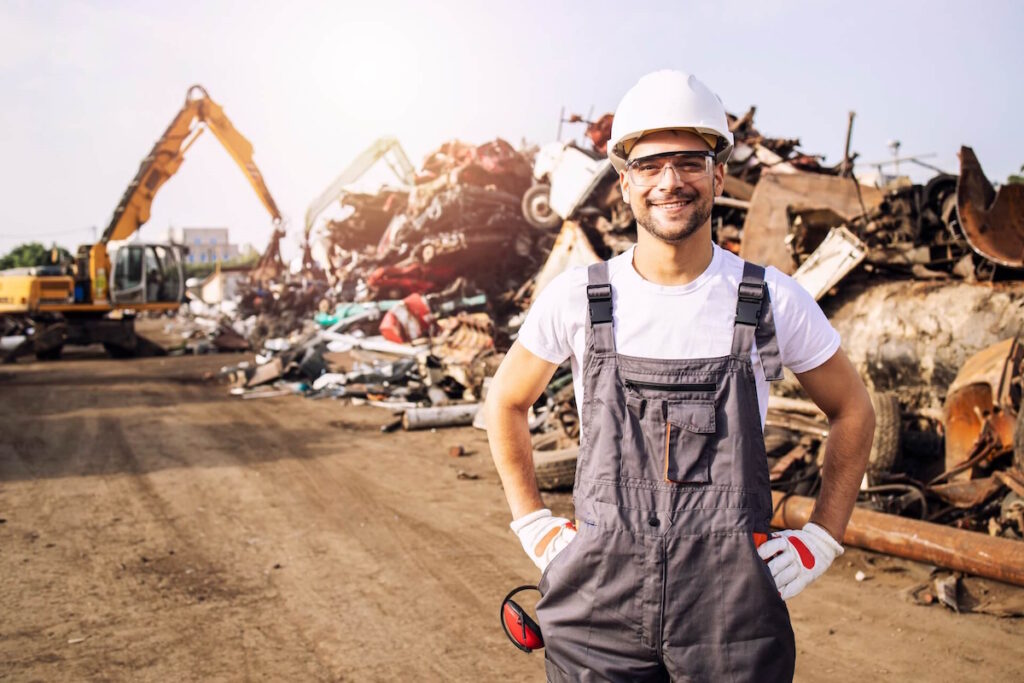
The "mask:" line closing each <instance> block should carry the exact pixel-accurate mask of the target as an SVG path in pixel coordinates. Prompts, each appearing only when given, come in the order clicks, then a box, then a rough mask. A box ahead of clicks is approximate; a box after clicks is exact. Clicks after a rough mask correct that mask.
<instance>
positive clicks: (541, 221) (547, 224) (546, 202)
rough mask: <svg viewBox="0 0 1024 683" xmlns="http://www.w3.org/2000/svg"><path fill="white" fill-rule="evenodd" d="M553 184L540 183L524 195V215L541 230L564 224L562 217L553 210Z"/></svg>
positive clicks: (528, 221) (527, 220)
mask: <svg viewBox="0 0 1024 683" xmlns="http://www.w3.org/2000/svg"><path fill="white" fill-rule="evenodd" d="M550 198H551V186H550V185H547V184H545V183H538V184H536V185H534V186H533V187H531V188H530V189H529V190H527V191H526V194H524V195H523V202H522V207H523V217H524V218H526V222H527V223H529V224H530V225H532V226H533V227H535V228H538V229H540V230H551V229H553V228H557V227H558V226H559V225H561V224H562V217H561V216H559V215H558V214H557V213H555V212H554V211H552V210H551V204H550Z"/></svg>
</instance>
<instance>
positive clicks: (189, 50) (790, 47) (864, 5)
mask: <svg viewBox="0 0 1024 683" xmlns="http://www.w3.org/2000/svg"><path fill="white" fill-rule="evenodd" d="M1022 8H1024V3H1019V2H987V1H984V0H979V1H978V2H973V3H967V2H961V3H950V2H935V1H932V2H894V1H893V0H888V1H887V2H874V1H858V2H820V1H819V2H795V1H794V2H786V1H781V0H780V1H776V2H764V1H759V2H753V1H751V2H743V3H741V2H727V1H723V0H719V1H717V2H689V1H687V2H683V1H676V2H663V3H644V2H632V3H630V2H621V1H620V2H605V1H600V2H595V1H591V2H559V1H557V0H547V1H545V2H532V1H518V2H508V3H500V2H468V1H467V2H454V1H452V0H433V1H432V2H413V1H411V0H410V1H406V2H397V1H391V0H374V1H373V2H359V3H346V2H323V3H299V2H280V1H278V2H266V3H262V2H252V1H246V2H202V3H200V2H195V3H188V2H173V3H169V2H159V3H157V2H141V1H135V2H105V3H87V2H11V1H10V0H0V93H2V96H0V97H2V103H3V105H2V106H0V121H2V126H0V136H2V137H0V140H2V143H3V144H2V147H0V187H2V188H3V190H2V197H3V202H2V205H0V216H2V224H0V253H2V252H5V251H7V250H8V249H9V248H10V247H11V246H13V245H15V244H17V243H19V242H22V241H27V240H39V241H43V242H45V243H47V244H49V243H50V242H52V241H56V242H57V243H58V244H61V245H63V246H66V247H68V248H70V249H72V250H74V248H75V246H76V245H77V244H79V243H84V242H88V241H90V240H91V239H92V235H93V231H92V226H96V228H97V229H98V231H99V232H102V231H103V229H104V227H105V226H106V224H107V223H108V221H109V220H110V215H111V213H112V211H113V209H114V206H115V205H116V203H117V201H118V199H119V198H120V196H121V194H122V193H123V191H124V189H125V187H126V185H127V184H128V182H129V181H130V180H131V179H132V177H133V176H134V175H135V171H136V169H137V167H138V163H139V161H140V160H141V158H142V157H143V156H144V155H145V154H146V153H147V152H148V151H149V149H150V148H151V146H152V144H153V142H154V141H155V140H156V138H157V137H158V136H159V135H160V134H161V133H162V132H163V130H164V128H165V127H166V126H167V124H168V123H169V121H170V119H171V118H172V117H173V115H174V114H175V113H176V112H177V111H178V109H179V108H180V107H181V105H182V102H183V99H184V96H185V91H186V90H187V88H188V86H189V85H191V84H193V83H201V84H203V85H204V86H206V88H207V89H208V90H209V92H210V95H211V96H212V97H213V98H214V99H215V100H216V101H217V102H219V103H220V104H221V105H222V106H223V107H224V110H225V112H226V113H227V114H228V116H229V117H230V118H231V120H232V121H233V122H234V123H235V125H236V127H237V128H238V129H239V130H240V131H241V132H242V133H243V134H244V135H245V136H246V137H248V138H249V140H250V141H252V143H253V145H254V147H255V159H256V163H257V164H258V165H259V167H260V169H261V170H262V171H263V174H264V176H265V178H266V181H267V184H268V185H269V187H270V189H271V191H272V192H273V194H274V197H275V198H276V200H277V203H278V205H279V206H280V208H281V211H282V212H283V213H284V214H285V216H286V218H287V219H288V221H289V227H290V229H291V231H292V233H293V234H298V233H299V232H300V231H301V226H302V220H303V214H304V213H305V210H306V207H307V206H308V205H309V203H310V201H311V200H312V199H313V198H315V197H316V196H317V195H318V194H319V193H320V192H321V191H322V190H323V189H324V188H325V187H326V186H327V185H328V184H329V183H330V182H331V181H332V180H333V179H334V177H335V176H336V175H337V174H338V173H339V172H340V171H341V170H342V168H343V167H344V166H345V165H346V164H347V163H348V162H349V161H350V160H351V159H352V157H354V156H355V155H356V154H357V153H358V152H359V151H360V150H361V149H362V148H363V147H365V146H366V145H367V144H368V143H370V142H371V141H372V140H373V139H375V138H376V137H378V136H380V135H385V134H390V135H395V136H397V137H398V138H399V139H400V140H401V142H402V144H403V146H404V147H405V148H406V150H407V151H408V152H409V155H410V157H411V158H412V160H413V162H414V163H416V164H417V165H418V164H419V162H420V161H421V159H422V157H423V155H424V154H426V153H427V152H429V151H430V150H431V149H433V148H434V147H436V146H437V145H438V144H440V143H441V142H443V141H444V140H446V139H449V138H452V137H459V138H461V139H464V140H466V141H468V142H474V143H480V142H484V141H486V140H489V139H492V138H493V137H495V136H502V137H504V138H506V139H508V140H509V141H511V142H512V143H513V144H518V143H519V141H520V140H522V139H523V138H525V139H527V140H529V141H532V142H546V141H549V140H551V139H553V138H554V136H555V132H556V129H557V125H558V112H559V108H560V107H561V106H562V105H565V106H566V107H567V108H568V109H569V110H575V111H579V112H581V113H586V112H587V111H588V110H590V108H591V107H593V108H594V111H595V112H597V113H600V112H604V111H611V110H613V109H614V108H615V105H616V104H617V102H618V100H619V98H620V97H621V96H622V94H623V93H624V92H625V91H626V90H627V89H628V88H629V87H630V86H631V85H632V84H633V83H634V82H635V81H636V80H637V78H639V76H641V75H642V74H644V73H646V72H648V71H651V70H654V69H657V68H665V67H671V68H679V69H684V70H689V71H691V72H693V73H695V74H697V75H698V76H699V77H700V78H701V79H702V80H704V81H705V82H706V83H707V84H708V85H709V86H710V87H711V88H712V89H713V90H715V91H717V92H718V93H719V95H720V96H721V97H722V99H723V100H724V102H725V104H726V106H727V108H728V109H729V110H730V111H733V112H736V113H742V112H743V111H745V110H746V108H747V107H748V106H749V105H752V104H754V105H757V107H758V110H757V118H756V125H757V126H758V128H759V129H760V130H761V131H762V132H763V133H765V134H767V135H771V136H778V137H799V138H801V140H802V141H803V148H804V150H805V151H808V152H812V153H822V154H826V155H827V157H828V159H827V162H828V163H835V162H836V161H837V160H838V159H839V158H841V156H842V146H843V136H844V133H845V125H846V114H847V111H849V110H851V109H853V110H856V112H857V120H856V124H855V127H854V136H853V149H854V150H855V151H858V152H860V153H861V160H863V161H873V160H878V159H885V158H887V157H888V156H889V154H890V153H889V150H888V148H887V146H886V143H887V141H888V140H890V139H893V138H896V139H899V140H900V141H901V142H902V143H903V146H902V150H901V151H902V152H903V153H905V154H925V153H934V154H936V156H935V158H933V159H930V160H929V161H930V162H931V163H933V164H935V165H937V166H940V167H942V168H944V169H947V170H949V171H952V172H956V170H957V161H956V152H957V150H958V149H959V146H960V145H961V144H967V145H971V146H973V147H974V149H975V151H976V152H977V154H978V157H979V158H980V160H981V163H982V165H983V167H984V168H985V171H986V172H987V174H988V175H989V177H990V178H993V179H995V180H998V181H1003V180H1005V178H1006V176H1007V175H1008V174H1010V173H1013V172H1016V171H1017V170H1018V169H1019V168H1020V166H1021V164H1022V163H1024V136H1022V133H1021V128H1020V125H1021V118H1022V112H1024V95H1022V92H1021V91H1022V88H1021V73H1022V67H1024V50H1022V49H1021V47H1020V43H1019V37H1020V35H1021V31H1022V29H1024V9H1022ZM928 175H929V173H928V172H923V173H917V172H915V177H916V178H917V179H919V180H920V179H924V178H927V177H928ZM171 225H173V226H177V227H183V226H228V227H230V229H231V237H232V241H233V242H238V243H242V242H252V243H254V244H255V245H256V246H257V248H259V249H260V250H262V248H263V247H264V245H265V242H266V238H267V236H268V235H269V232H270V219H269V217H268V216H267V214H266V212H265V211H264V209H263V207H262V205H261V204H260V203H259V201H258V200H257V198H256V196H255V195H254V194H253V193H252V191H251V190H250V188H249V186H248V184H247V183H246V181H245V179H244V178H243V176H242V175H241V173H240V172H239V171H238V170H237V169H236V168H235V166H234V165H233V163H232V162H231V160H230V159H229V157H228V156H227V154H226V153H225V152H224V151H223V149H221V148H220V146H219V145H218V144H217V142H216V140H215V138H214V137H213V136H212V135H209V134H207V135H204V136H203V137H202V138H201V139H200V140H199V141H198V142H197V143H196V144H195V146H194V147H192V149H191V150H190V151H189V153H188V155H187V159H186V162H185V164H184V165H183V166H182V168H181V170H180V171H179V172H178V174H177V175H176V176H175V177H174V178H172V179H171V180H170V181H169V182H168V183H167V184H166V185H164V187H163V189H162V190H161V192H160V194H159V195H158V196H157V198H156V201H155V202H154V204H153V214H152V218H151V219H150V221H149V223H148V224H147V225H146V226H145V227H144V228H143V229H142V238H143V239H146V240H151V241H162V240H163V239H165V236H166V230H167V227H168V226H171Z"/></svg>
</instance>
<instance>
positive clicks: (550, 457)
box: [533, 447, 579, 491]
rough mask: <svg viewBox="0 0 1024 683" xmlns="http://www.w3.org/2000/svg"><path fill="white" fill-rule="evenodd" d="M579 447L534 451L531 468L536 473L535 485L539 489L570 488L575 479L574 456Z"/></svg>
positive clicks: (555, 489)
mask: <svg viewBox="0 0 1024 683" xmlns="http://www.w3.org/2000/svg"><path fill="white" fill-rule="evenodd" d="M578 453H579V449H578V448H576V447H573V448H563V449H562V450H558V451H534V452H533V469H534V471H535V472H536V473H537V486H539V487H540V489H541V491H561V490H565V489H571V488H572V485H573V482H574V481H575V480H576V457H577V455H578Z"/></svg>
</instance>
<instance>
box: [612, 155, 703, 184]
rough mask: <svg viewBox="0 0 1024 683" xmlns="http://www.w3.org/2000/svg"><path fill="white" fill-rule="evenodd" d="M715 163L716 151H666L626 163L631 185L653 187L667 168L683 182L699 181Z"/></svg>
mask: <svg viewBox="0 0 1024 683" xmlns="http://www.w3.org/2000/svg"><path fill="white" fill-rule="evenodd" d="M714 165H715V154H714V152H710V151H705V152H700V151H693V152H665V153H663V154H652V155H651V156H647V157H640V158H639V159H633V160H632V161H630V162H629V163H628V164H626V173H627V175H628V176H629V182H630V184H631V185H636V186H638V187H652V186H654V185H657V184H658V183H659V182H661V178H662V176H663V175H664V173H665V169H666V168H671V169H672V172H673V173H675V174H676V178H677V179H678V180H680V181H682V182H697V181H699V180H703V179H704V178H707V177H709V176H710V175H711V173H712V170H713V169H714Z"/></svg>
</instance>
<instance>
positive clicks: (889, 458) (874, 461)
mask: <svg viewBox="0 0 1024 683" xmlns="http://www.w3.org/2000/svg"><path fill="white" fill-rule="evenodd" d="M871 407H872V408H874V409H875V438H874V440H873V441H872V442H871V453H870V454H869V455H868V470H867V472H868V481H869V482H872V483H874V482H877V481H878V480H879V479H880V478H881V476H882V475H884V474H888V473H890V472H892V471H894V470H895V469H896V466H897V465H898V464H899V459H900V450H901V442H900V424H901V420H900V402H899V401H898V400H897V398H896V395H895V394H890V393H875V392H871Z"/></svg>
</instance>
